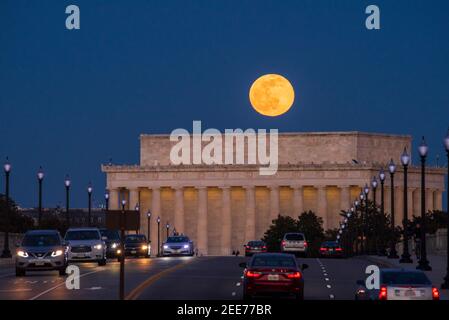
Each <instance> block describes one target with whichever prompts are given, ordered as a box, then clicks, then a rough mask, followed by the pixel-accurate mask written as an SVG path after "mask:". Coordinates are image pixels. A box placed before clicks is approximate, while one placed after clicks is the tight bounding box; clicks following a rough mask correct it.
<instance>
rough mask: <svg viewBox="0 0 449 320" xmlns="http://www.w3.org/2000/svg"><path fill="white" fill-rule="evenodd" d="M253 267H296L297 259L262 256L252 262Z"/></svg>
mask: <svg viewBox="0 0 449 320" xmlns="http://www.w3.org/2000/svg"><path fill="white" fill-rule="evenodd" d="M252 266H253V267H288V268H293V267H296V263H295V259H293V258H291V257H282V256H270V255H260V256H256V257H254V259H253V262H252Z"/></svg>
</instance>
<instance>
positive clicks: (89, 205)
mask: <svg viewBox="0 0 449 320" xmlns="http://www.w3.org/2000/svg"><path fill="white" fill-rule="evenodd" d="M92 191H93V188H92V183H90V182H89V185H88V186H87V217H88V225H89V227H90V226H91V225H92Z"/></svg>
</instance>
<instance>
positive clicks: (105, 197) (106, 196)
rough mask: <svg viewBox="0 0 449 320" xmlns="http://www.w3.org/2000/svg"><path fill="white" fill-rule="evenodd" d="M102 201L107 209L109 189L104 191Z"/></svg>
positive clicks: (107, 209)
mask: <svg viewBox="0 0 449 320" xmlns="http://www.w3.org/2000/svg"><path fill="white" fill-rule="evenodd" d="M104 202H105V204H106V211H109V191H108V190H106V191H105V193H104Z"/></svg>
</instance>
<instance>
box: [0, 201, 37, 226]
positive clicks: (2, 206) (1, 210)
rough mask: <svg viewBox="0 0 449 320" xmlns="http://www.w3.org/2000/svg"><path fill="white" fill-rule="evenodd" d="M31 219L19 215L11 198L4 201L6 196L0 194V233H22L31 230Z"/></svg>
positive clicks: (32, 222) (32, 223)
mask: <svg viewBox="0 0 449 320" xmlns="http://www.w3.org/2000/svg"><path fill="white" fill-rule="evenodd" d="M33 225H34V221H33V219H32V218H30V217H27V216H24V215H22V214H20V212H19V210H18V208H17V205H16V203H15V202H14V200H12V199H11V198H10V199H9V201H6V196H5V195H2V194H0V231H2V232H5V231H9V232H12V233H23V232H25V231H27V230H29V229H32V228H33Z"/></svg>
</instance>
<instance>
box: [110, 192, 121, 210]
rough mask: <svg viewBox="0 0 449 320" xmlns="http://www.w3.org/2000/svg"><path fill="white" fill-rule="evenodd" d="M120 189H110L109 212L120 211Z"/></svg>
mask: <svg viewBox="0 0 449 320" xmlns="http://www.w3.org/2000/svg"><path fill="white" fill-rule="evenodd" d="M118 200H119V189H109V210H119V203H118Z"/></svg>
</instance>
